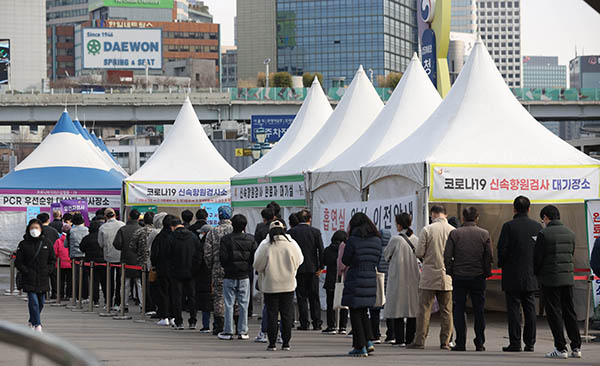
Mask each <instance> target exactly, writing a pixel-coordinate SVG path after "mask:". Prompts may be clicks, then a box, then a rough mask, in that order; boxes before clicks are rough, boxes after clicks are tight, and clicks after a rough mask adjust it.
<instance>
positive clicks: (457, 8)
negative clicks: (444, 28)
mask: <svg viewBox="0 0 600 366" xmlns="http://www.w3.org/2000/svg"><path fill="white" fill-rule="evenodd" d="M450 14H451V21H450V32H461V33H477V4H476V0H452V3H451V11H450Z"/></svg>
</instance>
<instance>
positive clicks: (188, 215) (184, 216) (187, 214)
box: [181, 210, 194, 229]
mask: <svg viewBox="0 0 600 366" xmlns="http://www.w3.org/2000/svg"><path fill="white" fill-rule="evenodd" d="M193 219H194V213H193V212H192V211H190V210H183V211H182V212H181V221H182V222H183V227H184V228H186V229H189V228H190V226H192V220H193Z"/></svg>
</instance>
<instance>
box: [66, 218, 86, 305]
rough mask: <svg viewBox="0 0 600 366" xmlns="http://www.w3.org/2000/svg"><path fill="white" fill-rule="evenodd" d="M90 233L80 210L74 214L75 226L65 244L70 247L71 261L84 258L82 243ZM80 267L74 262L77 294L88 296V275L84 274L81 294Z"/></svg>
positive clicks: (83, 297)
mask: <svg viewBox="0 0 600 366" xmlns="http://www.w3.org/2000/svg"><path fill="white" fill-rule="evenodd" d="M87 234H89V229H88V228H87V227H86V226H85V221H84V219H83V215H82V214H81V213H79V212H76V213H75V214H73V226H72V227H71V230H70V231H69V234H68V235H67V240H66V241H65V246H66V247H67V248H69V257H70V258H71V261H74V260H75V261H79V260H83V259H84V257H85V254H84V253H83V252H82V251H81V248H80V245H81V241H82V240H83V238H84V237H85V236H86V235H87ZM79 269H80V267H79V266H78V265H76V264H74V263H73V271H75V283H74V284H73V286H75V296H76V297H77V298H78V297H79V296H80V295H81V298H82V299H84V300H85V299H87V298H88V286H87V276H82V278H83V281H82V282H83V283H82V285H81V288H82V290H81V294H79Z"/></svg>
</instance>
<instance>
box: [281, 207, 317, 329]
mask: <svg viewBox="0 0 600 366" xmlns="http://www.w3.org/2000/svg"><path fill="white" fill-rule="evenodd" d="M311 218H312V217H311V214H310V211H308V210H302V211H300V212H299V213H298V219H299V220H300V224H298V226H296V227H294V228H292V229H290V231H289V234H290V235H291V237H292V239H294V240H295V241H296V243H298V245H299V246H300V249H301V250H302V255H303V256H304V262H303V263H302V265H301V266H300V268H299V269H298V273H297V274H296V281H297V287H296V299H297V301H298V312H299V313H300V314H299V317H300V326H299V327H298V330H308V326H309V322H308V306H309V304H310V316H311V319H312V325H313V329H314V330H321V325H322V324H323V322H322V321H321V300H320V299H319V276H320V275H321V271H322V270H323V268H324V265H323V238H322V237H321V231H319V229H317V228H314V227H312V226H310V224H311Z"/></svg>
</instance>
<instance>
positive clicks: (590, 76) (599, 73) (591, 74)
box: [569, 55, 600, 89]
mask: <svg viewBox="0 0 600 366" xmlns="http://www.w3.org/2000/svg"><path fill="white" fill-rule="evenodd" d="M569 75H570V76H569V81H570V84H569V87H571V88H597V89H600V56H598V55H595V56H592V55H590V56H577V57H575V58H574V59H572V60H571V61H569Z"/></svg>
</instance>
